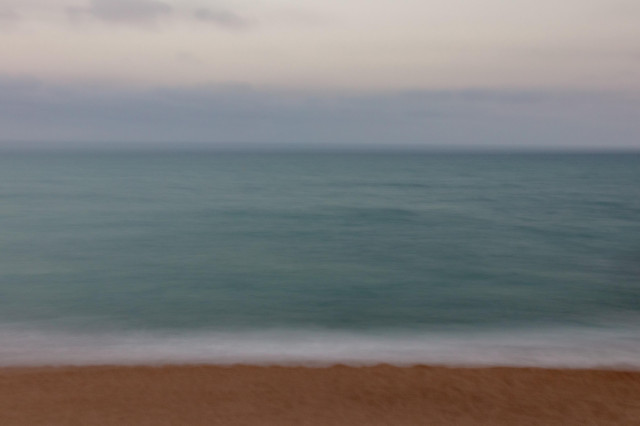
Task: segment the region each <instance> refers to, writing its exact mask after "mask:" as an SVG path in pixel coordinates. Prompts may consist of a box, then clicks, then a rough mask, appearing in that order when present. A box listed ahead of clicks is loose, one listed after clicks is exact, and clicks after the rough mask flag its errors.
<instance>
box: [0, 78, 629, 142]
mask: <svg viewBox="0 0 640 426" xmlns="http://www.w3.org/2000/svg"><path fill="white" fill-rule="evenodd" d="M638 111H640V96H639V95H637V94H626V95H621V94H611V93H585V92H565V93H556V92H536V91H530V92H527V91H522V92H518V91H489V90H484V91H482V90H466V91H408V92H402V93H397V92H396V93H386V94H353V95H345V94H335V93H334V94H331V93H324V94H318V93H309V92H306V93H305V92H279V91H270V90H259V89H253V88H251V87H243V86H227V87H222V86H221V87H201V88H193V89H161V90H160V89H158V90H147V91H142V90H137V91H136V90H125V89H120V90H114V89H106V88H105V89H101V88H95V87H82V86H56V85H49V84H43V83H36V82H34V81H32V80H30V79H19V78H12V79H7V78H5V79H0V128H2V129H3V133H2V136H1V137H2V142H3V143H4V144H7V143H9V142H11V141H44V142H46V141H67V142H76V143H88V144H92V143H99V142H101V141H103V142H104V141H107V142H119V143H142V142H155V143H166V144H181V143H184V142H198V143H206V144H212V145H214V146H215V145H220V144H223V145H224V144H240V145H242V144H248V143H262V144H264V146H266V147H269V146H279V145H280V146H281V145H282V144H284V145H287V146H292V147H298V148H304V147H329V148H337V147H347V148H348V147H353V146H356V147H372V148H376V147H426V148H507V149H616V148H617V149H621V148H626V149H636V150H639V149H640V124H638V123H639V122H640V120H638V118H639V117H638Z"/></svg>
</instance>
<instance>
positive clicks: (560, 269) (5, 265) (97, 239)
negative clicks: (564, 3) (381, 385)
mask: <svg viewBox="0 0 640 426" xmlns="http://www.w3.org/2000/svg"><path fill="white" fill-rule="evenodd" d="M0 250H1V253H2V256H0V364H4V365H11V364H43V363H44V364H60V363H62V364H76V363H77V364H86V363H147V362H148V363H158V362H211V363H233V362H258V363H260V362H262V363H315V362H319V363H326V362H347V363H371V362H391V363H401V364H402V363H423V362H424V363H449V364H459V363H462V364H518V365H568V366H592V365H604V366H618V365H626V366H635V367H638V366H640V155H637V154H426V153H375V154H374V153H368V154H366V153H297V154H294V153H220V152H204V151H203V152H196V151H194V152H187V151H184V152H159V151H158V152H152V151H147V152H125V151H122V152H116V151H112V152H107V151H103V152H97V151H96V152H89V151H85V152H80V151H59V152H49V153H44V152H37V151H35V152H4V153H2V154H1V156H0Z"/></svg>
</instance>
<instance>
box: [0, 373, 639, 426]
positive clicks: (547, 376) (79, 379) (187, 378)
mask: <svg viewBox="0 0 640 426" xmlns="http://www.w3.org/2000/svg"><path fill="white" fill-rule="evenodd" d="M638 395H640V371H638V370H633V369H624V370H622V369H614V368H611V369H609V368H600V369H584V368H576V369H566V368H546V367H499V366H489V367H460V366H426V365H417V366H412V367H402V366H392V365H388V364H379V365H375V366H360V367H356V366H346V365H333V366H329V367H327V366H313V367H311V366H309V367H294V366H255V365H247V364H243V365H229V366H226V365H189V364H174V365H162V366H160V365H146V366H142V365H135V366H127V365H102V366H40V367H36V366H33V367H31V366H30V367H24V366H6V367H0V424H2V425H6V426H12V425H16V426H18V425H87V424H91V425H96V426H102V425H129V424H131V425H141V426H144V425H212V424H213V425H218V424H219V425H357V424H367V425H419V424H429V425H460V426H466V425H489V424H490V425H514V424H518V425H564V426H567V425H583V424H598V425H627V424H629V425H630V424H639V423H640V400H639V399H638Z"/></svg>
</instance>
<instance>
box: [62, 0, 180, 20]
mask: <svg viewBox="0 0 640 426" xmlns="http://www.w3.org/2000/svg"><path fill="white" fill-rule="evenodd" d="M172 11H173V8H172V7H171V6H169V5H168V4H166V3H163V2H160V1H156V0H91V2H90V3H89V5H88V7H84V8H78V7H74V8H69V9H68V12H69V14H70V15H71V16H72V17H91V18H94V19H99V20H102V21H108V22H124V23H127V22H129V23H131V22H133V23H137V22H153V21H156V20H157V19H159V18H161V17H163V16H166V15H169V14H171V13H172Z"/></svg>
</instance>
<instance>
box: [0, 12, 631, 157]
mask: <svg viewBox="0 0 640 426" xmlns="http://www.w3.org/2000/svg"><path fill="white" fill-rule="evenodd" d="M0 129H1V130H0V143H2V144H5V145H12V144H13V145H16V144H21V145H24V144H27V145H28V144H34V143H61V142H70V143H78V144H109V143H120V144H149V143H154V142H157V143H164V144H176V145H179V144H186V143H206V144H212V145H216V144H219V145H224V144H227V145H228V144H231V145H233V144H236V145H241V144H264V145H265V146H270V145H274V146H275V145H276V144H285V145H292V146H329V147H339V146H352V145H353V146H359V147H360V146H362V147H379V146H398V147H400V146H409V147H444V148H447V147H450V148H465V147H472V148H512V149H521V148H522V149H530V148H533V149H536V148H540V149H566V148H568V149H640V2H638V1H637V0H564V1H562V2H557V1H551V0H535V1H534V0H508V1H507V0H484V1H477V0H447V1H434V0H395V1H392V0H367V1H365V0H340V1H339V0H323V1H319V0H307V1H306V2H300V1H293V0H221V1H207V0H0Z"/></svg>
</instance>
